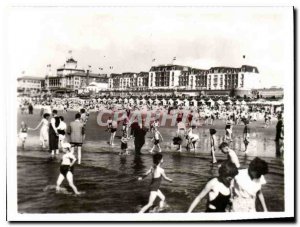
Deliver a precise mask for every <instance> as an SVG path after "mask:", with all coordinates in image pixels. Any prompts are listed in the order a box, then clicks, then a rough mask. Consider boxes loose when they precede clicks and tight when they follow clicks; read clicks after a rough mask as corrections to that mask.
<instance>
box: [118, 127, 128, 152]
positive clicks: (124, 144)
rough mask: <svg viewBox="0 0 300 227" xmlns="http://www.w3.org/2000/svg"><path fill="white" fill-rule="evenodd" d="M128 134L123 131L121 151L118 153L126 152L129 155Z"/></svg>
mask: <svg viewBox="0 0 300 227" xmlns="http://www.w3.org/2000/svg"><path fill="white" fill-rule="evenodd" d="M128 140H129V138H128V135H127V133H126V132H124V133H123V136H122V138H121V152H120V153H119V155H123V154H126V155H129V152H128V149H127V148H128V144H127V143H128Z"/></svg>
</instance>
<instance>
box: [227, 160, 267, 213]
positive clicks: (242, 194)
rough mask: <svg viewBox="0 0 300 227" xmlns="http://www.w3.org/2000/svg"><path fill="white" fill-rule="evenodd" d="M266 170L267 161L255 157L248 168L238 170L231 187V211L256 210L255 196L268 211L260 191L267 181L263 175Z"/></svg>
mask: <svg viewBox="0 0 300 227" xmlns="http://www.w3.org/2000/svg"><path fill="white" fill-rule="evenodd" d="M268 172H269V169H268V163H267V162H265V161H264V160H262V159H260V158H257V157H256V158H254V159H253V160H252V161H251V162H250V164H249V167H248V169H241V170H239V173H238V175H237V176H236V177H235V178H234V183H233V187H232V199H231V200H232V212H256V206H255V201H256V197H258V199H259V201H260V203H261V205H262V208H263V210H264V211H265V212H266V211H268V209H267V206H266V202H265V198H264V195H263V193H262V191H261V187H262V185H264V184H266V183H267V182H266V179H265V177H264V175H265V174H267V173H268Z"/></svg>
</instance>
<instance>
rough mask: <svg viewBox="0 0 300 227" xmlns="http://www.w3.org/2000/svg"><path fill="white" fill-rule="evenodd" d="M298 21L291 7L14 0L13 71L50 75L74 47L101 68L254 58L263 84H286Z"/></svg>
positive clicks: (83, 62)
mask: <svg viewBox="0 0 300 227" xmlns="http://www.w3.org/2000/svg"><path fill="white" fill-rule="evenodd" d="M292 22H293V21H292V8H287V7H285V8H279V7H272V8H266V7H265V8H263V7H260V8H256V7H250V8H248V7H241V8H238V7H233V8H230V7H226V8H225V7H211V8H208V7H207V8H204V7H194V8H192V7H148V8H147V7H134V8H129V7H81V8H80V7H73V8H72V7H65V8H63V7H48V8H47V7H43V8H42V7H32V8H30V7H26V8H25V7H12V8H10V10H9V11H8V17H7V21H6V25H7V26H6V28H5V29H6V31H7V32H6V42H7V44H8V45H7V50H6V51H7V53H8V61H9V73H10V74H12V76H14V77H19V76H22V72H23V71H25V73H24V75H30V76H37V77H44V76H45V75H46V73H47V67H46V66H47V65H48V64H51V68H52V71H53V74H55V71H56V69H57V68H58V67H60V66H62V65H63V64H64V63H65V61H66V59H67V58H68V57H69V56H70V54H69V53H68V52H69V51H70V50H72V57H73V58H74V59H75V60H77V61H78V66H79V67H82V68H84V69H87V68H88V65H91V70H92V72H94V73H111V72H113V73H122V72H140V71H149V69H150V67H151V66H152V65H159V64H171V63H174V64H179V65H188V66H192V67H195V68H201V69H209V68H210V67H216V66H229V67H240V66H241V65H243V64H246V65H253V66H256V67H258V70H259V72H260V75H261V81H262V87H270V86H282V85H283V83H284V80H285V79H286V78H287V77H291V78H292V77H293V75H289V74H288V73H290V72H291V71H288V70H286V68H287V67H290V65H291V64H290V62H291V61H293V48H292V47H293V30H292V28H293V23H292ZM243 55H245V58H243ZM173 57H176V61H174V62H172V59H173ZM154 58H155V59H156V60H155V62H153V61H152V60H153V59H154ZM109 66H113V70H110V69H109ZM99 68H103V71H100V70H99Z"/></svg>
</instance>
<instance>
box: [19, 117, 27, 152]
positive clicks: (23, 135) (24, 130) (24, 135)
mask: <svg viewBox="0 0 300 227" xmlns="http://www.w3.org/2000/svg"><path fill="white" fill-rule="evenodd" d="M28 130H29V128H28V127H27V125H26V124H25V123H24V121H22V122H21V127H20V134H19V137H20V139H21V142H22V148H23V149H24V147H25V142H26V139H27V132H28Z"/></svg>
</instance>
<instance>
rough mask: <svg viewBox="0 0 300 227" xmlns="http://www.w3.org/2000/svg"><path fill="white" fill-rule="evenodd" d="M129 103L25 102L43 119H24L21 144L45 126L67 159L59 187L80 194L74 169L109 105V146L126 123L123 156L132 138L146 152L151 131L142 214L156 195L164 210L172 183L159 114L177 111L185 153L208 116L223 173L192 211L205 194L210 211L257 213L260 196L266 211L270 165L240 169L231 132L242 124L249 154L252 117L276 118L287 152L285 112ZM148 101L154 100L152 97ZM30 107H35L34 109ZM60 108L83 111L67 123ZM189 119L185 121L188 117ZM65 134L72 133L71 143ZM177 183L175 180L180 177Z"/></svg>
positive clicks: (53, 146)
mask: <svg viewBox="0 0 300 227" xmlns="http://www.w3.org/2000/svg"><path fill="white" fill-rule="evenodd" d="M127 100H128V101H127V102H126V103H125V101H124V99H122V100H119V99H105V100H103V99H101V100H97V99H92V100H85V101H82V100H81V101H78V100H76V99H69V100H68V99H60V100H52V101H42V100H35V101H34V102H28V101H27V100H26V101H24V100H22V102H21V104H20V109H21V113H22V114H24V113H25V111H24V110H25V106H27V108H28V113H29V114H32V111H33V106H38V107H39V108H40V115H41V117H42V119H41V121H40V123H39V124H38V125H37V126H36V127H34V128H30V127H28V126H27V124H26V123H25V122H21V127H20V138H21V141H22V146H23V147H24V146H25V141H26V138H27V132H28V131H29V130H37V129H39V128H40V141H41V146H42V147H43V148H46V147H47V144H48V147H49V151H50V153H51V156H52V157H55V156H57V155H58V154H59V153H60V150H62V151H63V153H64V154H63V156H62V162H61V166H60V174H59V177H58V179H57V190H58V191H59V190H60V185H61V183H62V181H63V180H64V179H65V178H66V179H67V181H68V183H69V185H70V187H71V188H72V189H73V191H74V193H75V194H80V192H79V191H78V189H77V187H76V186H75V185H74V182H73V168H74V165H75V163H76V162H77V164H81V162H82V155H81V153H82V145H83V143H84V140H85V132H86V130H88V129H87V126H86V124H87V122H88V119H89V113H90V111H93V110H95V111H98V112H101V111H103V110H104V109H106V110H111V111H112V112H111V113H112V114H111V116H109V117H108V120H107V122H106V127H107V131H108V132H109V133H110V139H109V141H108V143H109V145H110V146H114V145H115V144H114V142H115V135H116V131H117V130H118V128H119V126H121V130H122V137H121V140H120V142H121V147H120V152H119V154H120V155H129V154H130V152H129V150H128V142H129V141H130V140H133V141H134V142H133V143H134V147H135V149H134V152H135V155H140V154H141V153H142V148H143V145H144V144H145V136H146V134H147V133H151V134H152V141H153V147H152V148H151V149H150V150H149V153H151V154H152V157H153V166H151V167H150V168H149V170H148V171H147V172H146V173H145V175H143V176H141V177H138V180H139V181H140V180H143V179H144V178H145V177H146V176H148V175H150V174H151V175H152V181H151V184H150V196H149V201H148V203H147V204H146V205H145V206H144V207H143V208H142V209H141V210H140V213H143V212H146V211H147V210H149V208H150V207H152V206H153V204H154V201H155V199H156V197H159V198H160V200H161V201H160V203H159V209H158V211H160V210H162V209H164V205H165V196H164V194H163V193H162V192H161V190H160V185H161V182H162V179H165V180H167V181H169V182H173V180H172V179H170V178H169V177H167V176H166V173H165V171H164V169H163V168H162V164H163V161H164V159H163V155H162V153H163V150H164V148H163V147H162V146H161V145H160V143H161V142H162V141H163V136H162V134H161V133H160V130H159V128H160V127H161V125H160V116H161V115H160V113H162V112H164V113H166V114H176V126H177V131H176V136H175V137H174V138H173V144H174V145H175V146H178V149H177V150H178V152H182V146H183V144H185V145H186V150H187V151H191V152H193V151H194V152H195V150H196V147H197V146H196V143H197V142H199V135H198V134H197V133H196V132H195V130H194V129H195V128H197V127H199V125H200V123H199V122H200V120H204V124H209V125H211V128H210V129H209V134H210V148H211V157H212V163H213V164H217V165H218V168H219V169H218V172H219V176H218V177H215V178H213V179H211V180H210V181H208V182H207V184H206V185H205V187H204V188H203V190H202V191H201V192H200V194H199V195H198V196H197V197H196V198H195V200H194V201H193V202H192V204H191V205H190V207H189V209H188V212H192V211H193V210H194V209H195V208H196V206H197V204H198V203H200V202H201V200H202V199H203V198H204V197H206V196H207V197H208V203H207V207H206V212H226V211H230V212H234V211H239V212H243V211H246V212H253V211H256V208H255V200H256V196H257V197H258V199H259V201H260V202H261V204H262V207H263V210H264V211H267V210H268V209H267V206H266V203H265V200H264V196H263V194H262V191H261V187H262V185H264V184H266V180H265V178H264V175H265V174H267V173H268V164H267V163H266V162H265V161H264V160H262V159H260V158H258V157H256V158H254V159H253V160H252V161H251V163H250V164H249V167H248V168H247V169H241V165H240V162H239V158H238V156H237V154H236V152H235V151H234V150H232V149H231V148H230V143H231V142H232V141H233V137H232V131H233V126H234V125H239V124H243V125H244V130H243V141H244V145H245V146H244V148H245V150H244V151H245V153H247V148H248V144H249V143H250V127H249V124H250V122H252V121H257V120H258V119H262V118H263V119H264V127H266V128H268V127H269V126H270V124H271V121H272V118H275V117H276V118H277V119H278V122H277V126H276V136H275V141H276V144H277V145H278V146H277V147H278V149H277V147H276V152H279V153H283V139H284V133H283V131H284V130H283V114H282V112H279V113H276V112H272V110H271V108H261V107H251V108H250V107H248V106H246V105H245V106H239V105H229V106H228V105H216V106H211V105H201V106H194V105H193V106H185V105H184V104H179V105H177V104H178V103H177V104H172V105H171V104H170V103H166V105H162V104H155V103H154V102H153V103H149V102H147V100H146V102H144V101H143V100H139V101H140V103H132V102H131V101H130V99H127ZM148 101H149V100H148ZM29 106H31V107H30V109H32V110H31V111H29ZM57 109H61V110H63V112H67V111H69V110H76V111H78V112H77V113H76V114H75V119H74V121H72V122H71V123H70V124H69V125H67V124H66V123H65V122H64V117H63V116H58V111H57ZM120 110H121V111H123V113H124V115H122V116H123V117H122V118H121V120H120V119H115V117H114V113H115V112H117V111H120ZM143 110H146V112H147V111H154V112H155V113H157V115H156V117H155V119H154V120H153V121H150V122H146V121H145V119H141V120H140V119H138V118H137V117H134V118H132V116H133V114H132V113H133V112H134V111H140V112H142V111H143ZM185 117H186V119H185ZM216 119H222V120H224V126H225V132H224V137H223V141H222V143H221V144H217V140H216V136H215V134H216V129H215V128H214V127H213V126H214V121H215V120H216ZM66 134H68V135H69V137H68V141H67V139H66ZM217 147H218V148H219V149H220V151H221V152H222V153H224V154H225V155H226V161H224V162H222V163H220V162H218V161H217V159H216V156H215V152H216V149H217ZM75 148H76V149H77V158H76V157H75V155H74V154H75ZM175 182H176V180H175Z"/></svg>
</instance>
